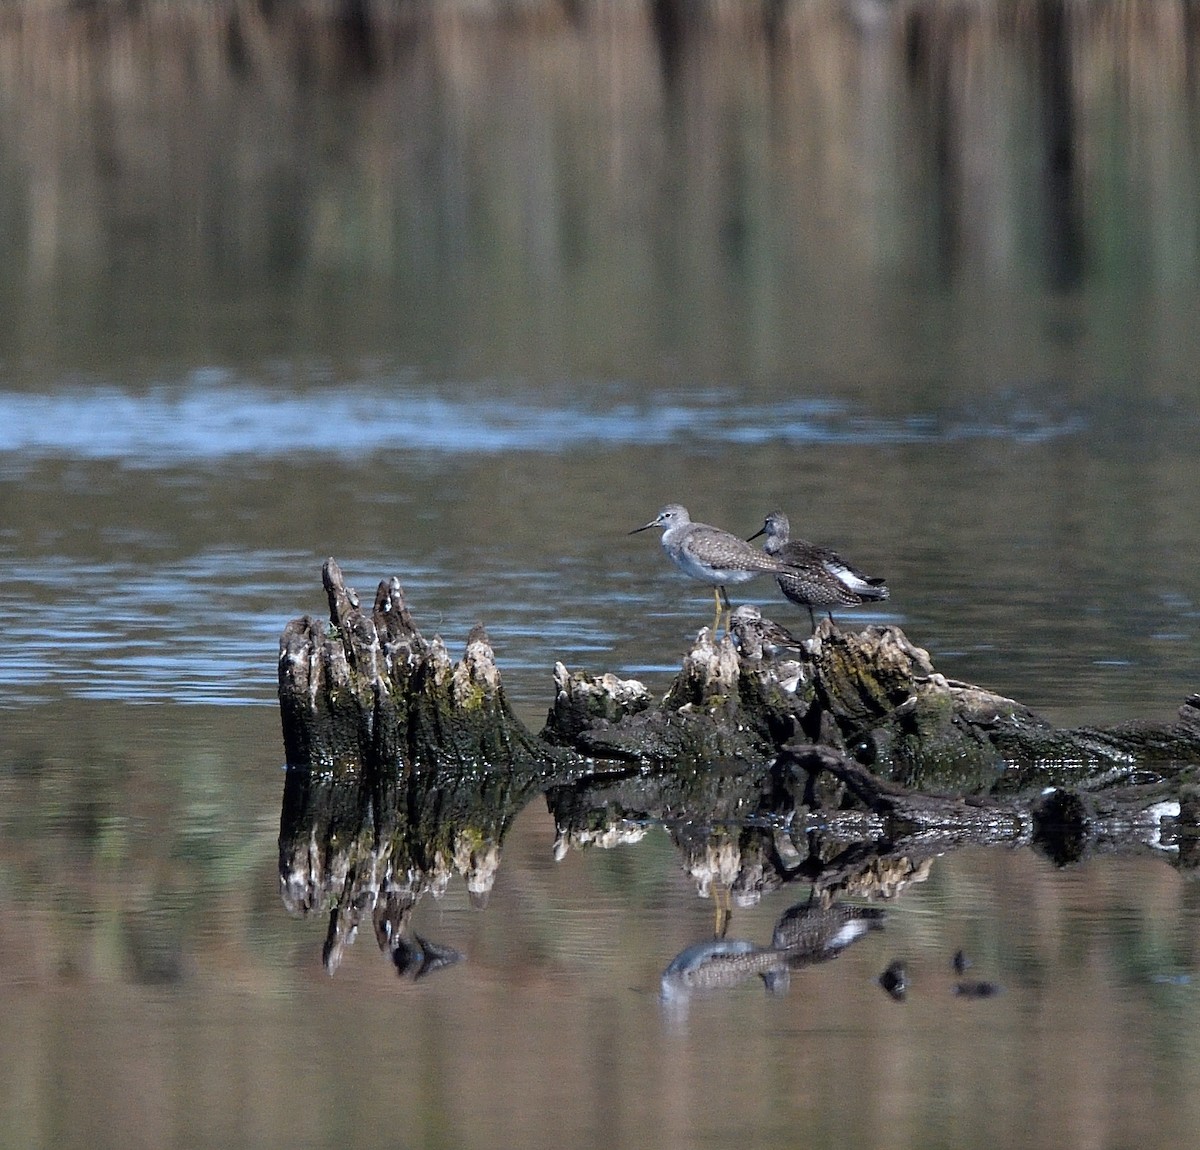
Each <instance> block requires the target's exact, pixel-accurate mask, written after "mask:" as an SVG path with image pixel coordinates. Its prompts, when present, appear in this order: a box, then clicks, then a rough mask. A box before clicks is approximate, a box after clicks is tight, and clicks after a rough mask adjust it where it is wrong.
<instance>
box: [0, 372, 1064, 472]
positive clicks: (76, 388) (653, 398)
mask: <svg viewBox="0 0 1200 1150" xmlns="http://www.w3.org/2000/svg"><path fill="white" fill-rule="evenodd" d="M564 394H565V396H566V398H563V396H560V395H559V394H558V393H555V394H554V395H553V396H542V395H538V394H535V393H531V392H530V391H529V390H528V389H524V390H521V389H517V390H513V389H509V388H506V387H503V386H501V385H499V384H497V385H495V386H490V385H488V384H486V383H481V384H475V385H465V384H464V385H461V386H459V387H450V386H446V385H437V386H434V385H430V386H416V385H414V384H413V383H412V382H411V381H410V380H408V379H407V377H404V376H400V377H395V378H390V379H387V378H383V379H377V380H372V381H369V382H366V383H364V382H352V383H345V384H339V383H336V382H329V383H327V384H326V385H325V386H322V387H319V388H313V387H311V386H308V387H305V388H303V389H300V388H296V387H291V386H288V387H284V386H267V385H264V384H260V383H256V382H253V381H244V380H240V379H238V378H237V377H235V376H233V375H232V374H230V373H224V372H221V371H218V370H216V369H211V370H202V371H197V372H193V373H191V374H190V375H189V376H188V377H187V378H186V379H184V380H183V381H181V382H179V383H177V384H163V385H156V386H152V387H149V388H145V389H141V390H135V389H133V388H127V387H120V386H116V385H113V384H110V383H97V384H95V385H80V384H78V383H74V384H72V385H70V386H65V387H62V388H60V389H58V390H54V391H50V392H46V393H40V394H27V393H23V392H16V391H9V392H0V466H4V467H5V468H6V469H7V470H9V471H12V470H13V469H20V468H21V467H22V466H23V465H24V464H25V463H27V462H30V461H33V460H36V459H44V458H72V459H90V460H115V461H121V462H123V463H124V464H125V465H127V466H130V467H141V468H158V467H169V466H178V465H181V464H189V463H191V464H195V463H197V462H211V461H219V460H226V459H236V458H238V457H245V458H256V459H262V458H272V457H280V456H290V455H295V454H299V453H303V454H306V455H309V456H312V455H317V456H322V455H323V456H330V457H343V458H362V457H364V456H370V455H372V454H376V453H383V452H389V453H396V452H409V453H416V454H421V453H427V454H434V455H438V454H494V453H500V452H507V451H534V452H538V451H540V452H553V453H561V452H567V451H571V450H574V449H578V448H581V447H587V446H599V447H612V446H621V445H625V444H643V445H646V444H649V445H663V444H672V443H683V442H714V443H727V444H750V443H756V444H757V443H768V442H784V443H790V444H805V443H812V444H816V443H846V444H872V443H875V444H905V443H928V442H950V441H954V440H959V439H963V438H974V437H984V438H990V437H1002V438H1009V439H1011V440H1013V441H1015V442H1031V441H1034V442H1037V441H1041V440H1045V439H1053V438H1058V437H1061V436H1066V435H1072V434H1074V433H1076V432H1077V431H1079V430H1080V429H1081V428H1082V426H1083V421H1082V419H1081V418H1080V417H1079V416H1076V415H1062V414H1054V413H1038V412H1037V411H1033V410H1030V409H1029V408H1028V407H1027V406H1026V405H1024V404H1019V405H1010V406H1007V407H1002V408H1001V409H1000V410H999V411H997V410H988V411H987V412H982V411H981V412H978V413H976V414H974V415H969V416H962V415H958V416H953V417H949V416H935V415H933V414H929V413H915V414H912V413H910V414H903V415H898V416H894V417H893V416H875V415H872V414H871V413H869V412H864V411H860V410H855V409H854V408H852V407H851V406H850V405H848V404H845V403H841V402H838V401H834V400H830V399H828V398H824V397H802V398H797V399H793V400H788V401H786V402H772V403H753V402H746V401H745V397H740V398H739V397H737V396H735V395H731V394H730V393H729V392H728V391H727V390H705V391H697V392H682V393H677V392H656V393H650V394H645V393H639V395H638V398H637V401H636V402H634V401H631V400H630V399H629V398H628V396H627V395H625V394H623V393H622V391H621V390H619V389H618V390H614V389H613V388H611V387H610V388H604V387H596V388H571V389H567V390H565V392H564ZM580 394H584V395H586V396H587V398H586V399H575V398H572V397H573V396H578V395H580Z"/></svg>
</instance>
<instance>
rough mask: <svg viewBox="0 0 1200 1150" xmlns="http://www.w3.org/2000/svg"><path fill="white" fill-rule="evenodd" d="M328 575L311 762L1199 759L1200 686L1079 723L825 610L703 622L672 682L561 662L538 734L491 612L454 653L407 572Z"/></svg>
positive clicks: (307, 655)
mask: <svg viewBox="0 0 1200 1150" xmlns="http://www.w3.org/2000/svg"><path fill="white" fill-rule="evenodd" d="M323 577H324V583H325V589H326V593H327V595H328V599H329V608H330V622H329V623H328V624H325V623H322V622H318V621H316V620H314V619H312V618H310V617H308V616H305V617H304V618H301V619H296V620H293V621H292V622H291V623H289V624H288V625H287V628H286V629H285V630H284V633H283V637H282V639H281V641H280V659H279V699H280V710H281V713H282V717H283V731H284V746H285V751H286V754H287V761H288V763H289V765H291V766H293V767H297V768H302V769H305V770H310V771H311V770H317V771H325V772H330V773H332V774H333V775H335V776H336V775H338V774H340V773H342V772H350V773H351V774H353V773H356V772H362V771H366V772H368V773H369V774H372V775H374V776H378V777H380V778H382V779H391V780H397V779H400V778H403V777H404V776H405V775H406V774H408V773H411V772H421V771H435V772H442V773H444V772H447V771H449V772H459V773H461V772H464V771H480V772H494V771H502V770H518V771H534V772H541V773H543V774H544V775H545V776H546V777H547V778H549V777H552V776H556V775H563V776H564V777H566V776H569V777H574V778H577V777H579V776H580V775H582V774H587V773H589V772H593V771H596V770H600V771H602V772H603V771H611V770H624V769H631V768H633V769H637V770H639V771H662V770H665V769H667V768H670V770H671V771H673V772H678V771H680V770H682V771H683V772H684V773H685V774H686V773H687V772H689V771H690V772H695V771H697V770H699V771H700V772H705V771H709V772H711V771H713V770H718V769H719V770H735V771H738V772H749V773H754V772H755V771H762V770H765V769H766V768H768V767H769V766H770V764H771V763H772V762H773V761H774V760H775V758H776V756H777V755H778V754H779V752H780V750H781V749H782V748H783V747H785V746H786V745H787V744H789V743H790V742H792V741H795V740H800V741H802V742H805V743H811V744H815V745H819V746H824V747H829V748H833V749H835V750H839V751H844V752H845V753H846V754H847V755H848V756H849V758H850V759H852V760H854V761H856V762H858V763H860V764H861V765H863V766H865V767H867V768H869V769H870V771H871V773H872V774H874V775H875V776H877V777H879V778H881V779H885V780H891V781H892V782H895V783H897V784H899V785H901V786H903V787H905V788H906V789H908V790H910V791H911V790H918V791H921V792H924V793H928V794H940V795H976V796H981V795H989V794H994V795H997V796H1001V795H1003V796H1014V795H1021V794H1025V793H1031V792H1033V791H1035V790H1037V789H1042V788H1045V787H1047V786H1057V787H1064V786H1069V787H1072V788H1076V789H1096V788H1098V787H1102V786H1103V787H1113V786H1127V785H1132V784H1135V783H1150V782H1161V781H1168V780H1172V779H1175V780H1177V781H1178V782H1179V783H1184V782H1188V781H1190V775H1189V773H1188V771H1187V769H1186V767H1187V764H1194V763H1196V762H1200V696H1192V697H1191V698H1189V699H1188V700H1186V701H1185V702H1184V704H1183V706H1182V707H1181V708H1180V712H1179V719H1178V721H1177V722H1175V723H1170V724H1155V723H1144V722H1143V723H1126V724H1122V725H1120V726H1114V727H1111V728H1079V729H1076V730H1065V729H1061V728H1056V727H1054V726H1053V725H1052V724H1050V723H1049V722H1047V721H1046V720H1045V719H1043V718H1041V717H1040V716H1039V715H1037V714H1036V713H1035V712H1033V711H1032V710H1030V709H1029V708H1028V707H1025V706H1023V705H1022V704H1020V703H1018V702H1016V701H1014V700H1012V699H1008V698H1005V697H1003V696H1001V695H996V694H994V693H992V692H990V691H987V690H984V689H983V688H980V687H976V686H972V685H971V684H969V683H962V682H959V681H957V680H954V679H948V678H946V677H945V676H943V675H941V674H939V673H938V672H937V671H936V670H935V669H934V667H933V664H932V661H931V660H930V658H929V655H928V653H927V652H926V651H924V650H922V649H921V648H920V647H917V646H915V645H914V644H912V643H911V642H910V641H909V640H908V639H907V637H906V636H905V635H904V633H903V632H902V631H901V630H900V629H899V628H898V627H868V628H865V629H864V630H862V631H859V632H842V631H840V630H838V628H837V627H836V626H835V625H834V624H833V623H832V622H831V621H825V622H823V623H822V624H821V625H820V626H819V627H818V628H817V630H816V632H815V633H814V634H813V636H812V638H810V639H807V640H804V641H803V642H799V643H797V644H796V645H795V646H794V647H792V648H791V649H789V650H781V649H778V648H777V647H775V646H773V639H772V635H773V632H772V628H773V627H774V625H773V624H771V623H770V621H769V620H761V618H760V617H758V615H757V613H750V614H746V615H742V613H741V612H739V613H738V615H735V621H734V628H733V634H732V635H727V636H725V637H724V638H722V639H721V640H720V641H719V642H714V641H713V638H712V636H711V635H710V634H709V632H708V630H707V629H704V630H702V631H701V632H700V634H699V636H698V637H697V640H696V642H695V644H694V646H693V647H692V649H691V650H690V651H688V652H687V653H686V654H685V655H684V658H683V663H682V666H681V669H680V671H679V673H678V674H677V675H676V677H675V679H674V681H673V683H672V684H671V687H670V689H669V690H668V691H667V693H666V695H665V696H664V697H663V698H662V699H661V700H655V699H654V698H653V697H652V696H651V695H650V693H649V692H648V691H647V690H646V688H645V687H644V686H643V685H642V684H641V683H639V682H637V681H636V680H622V679H619V678H617V677H616V676H614V675H612V674H603V675H599V676H592V675H588V674H584V673H580V672H570V671H568V670H567V668H566V667H564V666H563V665H562V664H561V663H560V664H557V665H556V667H555V669H554V686H555V697H554V702H553V704H552V706H551V708H550V711H549V714H548V716H547V719H546V723H545V726H544V727H543V729H542V730H541V732H540V733H538V734H537V735H534V734H533V733H532V732H530V731H529V730H528V729H527V728H526V727H525V726H524V725H523V724H522V723H521V722H520V720H519V719H518V718H517V717H516V716H515V715H514V713H513V711H512V709H511V708H510V707H509V705H508V702H507V700H506V699H505V697H504V690H503V687H502V684H501V680H500V672H499V669H498V668H497V666H496V662H495V658H494V656H493V654H492V649H491V646H490V644H489V643H488V640H487V635H486V633H485V632H484V630H483V628H482V626H477V627H476V628H475V629H474V630H473V631H472V632H471V634H470V636H469V637H468V641H467V648H466V652H465V654H464V656H463V658H462V659H461V660H460V661H459V662H458V663H452V662H451V660H450V657H449V655H448V654H447V653H446V648H445V645H444V643H443V642H442V640H441V638H440V637H437V636H435V637H434V638H433V639H432V640H426V639H424V638H423V637H422V636H421V634H420V632H419V631H418V630H417V628H416V626H415V624H414V623H413V620H412V618H411V616H410V615H409V613H408V610H407V608H406V607H405V605H404V599H403V594H402V591H401V588H400V584H399V581H398V580H397V579H395V578H392V579H391V580H389V581H387V582H382V583H380V584H379V589H378V591H377V593H376V597H375V603H374V607H373V609H372V610H371V611H370V612H369V613H368V612H366V611H363V610H361V609H360V607H359V603H358V599H357V596H356V595H355V594H354V592H353V591H352V590H350V589H348V588H346V586H345V584H344V582H343V580H342V575H341V571H340V570H339V569H338V566H337V564H336V563H335V562H334V561H333V560H332V559H330V560H329V561H328V562H327V563H326V564H325V567H324V572H323ZM739 616H741V617H739ZM776 630H777V629H776ZM826 784H828V780H826ZM837 785H840V784H837ZM826 801H828V796H826Z"/></svg>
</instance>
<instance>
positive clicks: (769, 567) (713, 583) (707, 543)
mask: <svg viewBox="0 0 1200 1150" xmlns="http://www.w3.org/2000/svg"><path fill="white" fill-rule="evenodd" d="M651 527H661V528H662V529H663V533H662V547H663V550H664V551H665V552H666V553H667V558H668V559H670V560H671V562H672V563H674V564H675V566H676V567H678V568H679V570H680V571H682V572H683V573H684V574H685V575H690V576H691V577H692V578H693V579H698V580H699V581H700V582H701V583H707V584H708V585H709V586H710V587H711V588H712V589H713V601H714V603H715V604H716V611H717V613H716V617H715V618H714V619H713V635H714V636H715V635H716V633H717V629H718V627H719V625H720V621H721V615H722V614H723V613H724V612H727V611H729V610H730V606H729V596H728V595H727V594H726V593H725V587H726V585H727V584H729V583H745V582H747V581H748V580H750V579H753V578H754V577H755V576H757V575H779V576H781V577H782V576H783V575H785V574H788V573H790V572H791V568H790V567H789V566H788V564H787V563H786V562H784V561H783V560H781V559H776V558H775V556H773V555H770V554H768V553H767V552H765V551H756V550H755V549H754V548H753V547H751V546H750V544H749V543H747V542H746V541H745V540H744V539H739V538H738V537H737V536H736V535H733V534H731V533H730V532H728V531H722V530H721V529H720V528H719V527H710V526H709V525H708V524H707V523H693V522H692V519H691V516H690V515H688V512H687V508H686V507H681V506H680V505H679V504H678V503H668V504H667V506H666V507H664V508H663V509H662V510H661V511H660V512H659V513H658V514H657V515H656V516H655V517H654V518H653V519H651V520H650V522H649V523H647V524H645V525H643V526H642V527H635V528H634V529H633V530H632V531H631V532H630V533H629V534H630V535H636V534H637V533H638V532H639V531H649V530H650V528H651ZM797 574H799V573H797Z"/></svg>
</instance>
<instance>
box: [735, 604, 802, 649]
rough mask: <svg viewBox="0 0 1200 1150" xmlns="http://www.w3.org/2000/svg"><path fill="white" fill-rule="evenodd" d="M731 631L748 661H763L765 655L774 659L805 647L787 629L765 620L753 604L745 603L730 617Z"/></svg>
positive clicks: (772, 621)
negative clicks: (785, 651) (786, 650)
mask: <svg viewBox="0 0 1200 1150" xmlns="http://www.w3.org/2000/svg"><path fill="white" fill-rule="evenodd" d="M729 630H730V631H732V632H733V638H734V641H735V642H736V643H737V646H738V650H739V651H740V652H741V653H742V655H744V656H745V657H746V658H748V659H761V658H762V657H763V656H764V655H766V656H767V658H769V659H773V658H774V657H775V656H776V655H778V654H779V652H780V651H782V650H785V649H788V648H790V649H791V650H794V651H799V650H801V649H802V648H803V646H804V645H803V643H801V641H800V640H799V639H797V638H796V636H795V635H793V634H792V633H791V632H790V631H788V630H787V628H785V627H781V626H780V625H779V624H778V623H776V622H775V621H774V620H773V619H765V618H763V613H762V612H761V611H760V610H759V609H758V608H757V607H756V606H754V604H753V603H743V604H742V605H741V606H740V607H738V608H737V609H736V610H735V611H734V612H733V614H732V615H730V617H729Z"/></svg>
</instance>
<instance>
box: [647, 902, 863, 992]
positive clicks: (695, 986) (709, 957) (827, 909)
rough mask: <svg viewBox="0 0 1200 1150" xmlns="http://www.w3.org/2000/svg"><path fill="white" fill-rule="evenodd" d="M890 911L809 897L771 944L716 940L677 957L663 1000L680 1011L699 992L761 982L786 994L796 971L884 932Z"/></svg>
mask: <svg viewBox="0 0 1200 1150" xmlns="http://www.w3.org/2000/svg"><path fill="white" fill-rule="evenodd" d="M885 916H886V912H885V911H883V910H882V909H880V908H878V907H867V906H854V905H852V904H848V903H847V904H842V903H834V904H833V905H831V906H823V905H822V904H821V903H820V902H817V901H815V900H813V899H811V898H810V899H809V900H807V901H806V902H802V903H798V904H797V905H795V906H793V907H790V908H789V909H788V910H787V911H785V912H784V914H783V915H782V917H781V918H780V919H779V922H778V923H776V925H775V930H774V933H773V934H772V936H771V944H770V946H759V945H758V944H757V943H753V942H751V941H749V940H748V939H741V938H728V939H721V938H718V939H714V940H712V941H711V942H700V943H695V944H694V945H692V946H689V947H687V948H686V949H684V950H682V951H680V952H679V954H677V955H676V956H675V958H674V959H672V961H671V963H670V965H669V966H668V967H667V969H666V970H664V971H663V975H662V1001H663V1003H664V1004H667V1005H671V1006H674V1007H678V1006H680V1005H681V1004H684V1003H686V1002H687V1000H688V999H689V998H690V997H691V996H692V995H693V994H696V993H703V992H706V991H717V990H730V989H732V988H733V987H735V986H739V985H740V984H741V983H743V982H745V981H747V980H748V979H751V978H755V977H757V978H761V979H762V981H763V985H764V986H765V987H766V989H767V991H768V993H770V994H783V993H785V992H786V991H787V989H788V987H789V986H790V983H791V972H792V971H793V970H799V969H801V968H802V967H805V966H812V965H813V964H815V963H818V962H828V961H829V960H830V959H833V958H836V957H837V956H838V955H839V954H841V953H842V951H843V950H845V949H846V947H848V946H850V945H851V944H853V943H854V942H856V941H857V940H858V939H860V938H862V936H863V935H865V934H866V933H867V932H868V931H871V930H881V929H882V928H883V924H884V919H885Z"/></svg>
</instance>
